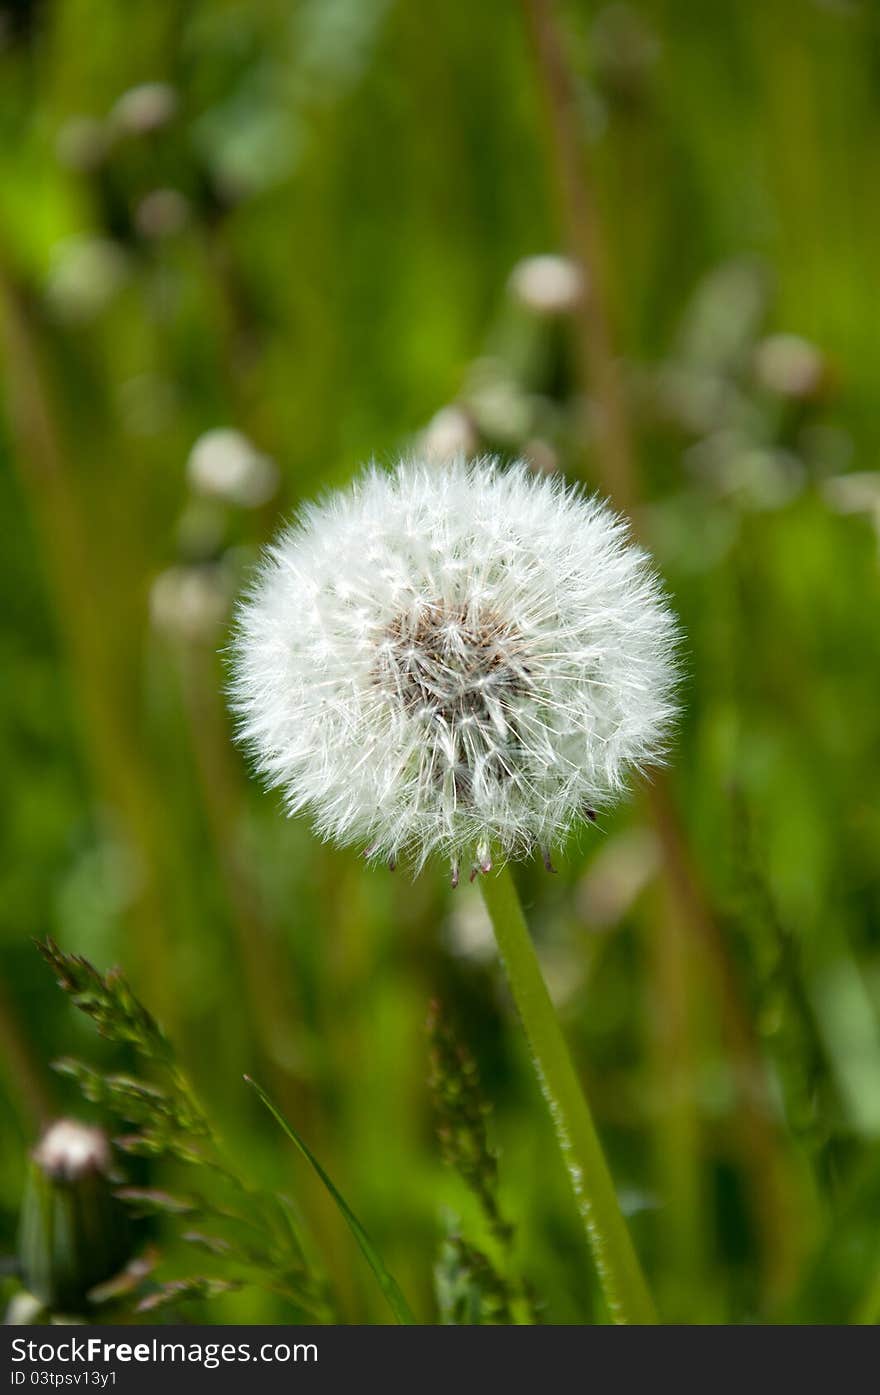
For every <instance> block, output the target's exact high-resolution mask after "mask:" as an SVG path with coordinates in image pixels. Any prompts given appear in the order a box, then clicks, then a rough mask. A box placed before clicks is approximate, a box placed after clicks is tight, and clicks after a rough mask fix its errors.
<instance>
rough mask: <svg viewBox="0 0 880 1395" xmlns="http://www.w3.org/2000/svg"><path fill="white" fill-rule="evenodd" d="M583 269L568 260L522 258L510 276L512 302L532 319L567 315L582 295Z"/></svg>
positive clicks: (551, 257) (578, 302)
mask: <svg viewBox="0 0 880 1395" xmlns="http://www.w3.org/2000/svg"><path fill="white" fill-rule="evenodd" d="M586 284H587V283H586V277H585V276H584V272H583V269H582V268H581V267H580V266H579V265H578V264H577V262H575V261H572V260H571V258H570V257H560V256H557V255H555V254H552V253H547V254H545V255H543V256H540V257H526V258H525V260H524V261H521V262H518V263H517V265H516V266H515V267H514V268H513V271H512V273H511V276H510V290H511V293H512V295H513V296H514V299H515V300H518V301H519V303H520V305H523V306H524V307H525V308H526V310H530V311H531V312H532V314H534V315H568V314H571V312H572V310H575V309H576V308H577V306H578V305H579V304H580V302H581V300H582V299H583V296H584V294H585V292H586Z"/></svg>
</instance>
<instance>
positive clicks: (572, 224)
mask: <svg viewBox="0 0 880 1395" xmlns="http://www.w3.org/2000/svg"><path fill="white" fill-rule="evenodd" d="M522 3H523V8H524V11H525V16H526V21H527V25H528V29H529V33H530V36H531V41H532V45H533V49H534V56H535V67H536V73H537V77H538V81H539V84H540V87H541V91H542V95H543V99H544V103H545V106H546V111H547V132H548V145H549V154H550V157H551V160H552V165H553V168H554V169H555V171H556V177H557V183H558V197H559V205H560V214H561V218H562V222H563V227H564V233H565V237H566V239H567V242H568V245H569V251H570V253H571V255H572V256H573V257H574V258H575V259H576V260H577V261H578V262H579V263H580V264H581V265H582V266H583V268H584V270H585V274H586V278H587V291H586V294H585V295H584V296H582V297H581V300H580V302H579V304H578V306H577V307H576V308H575V310H574V311H573V313H574V317H575V329H576V334H577V340H578V347H579V354H578V359H579V369H580V372H581V374H582V379H583V381H582V387H583V391H584V394H585V396H588V397H589V398H590V399H592V401H593V402H594V404H595V407H596V409H597V423H596V429H595V438H594V441H595V456H596V472H597V475H598V482H599V484H600V485H601V487H602V489H603V490H604V491H605V492H606V493H607V494H608V496H609V498H610V499H611V500H612V502H613V503H614V504H615V505H616V506H617V507H618V508H619V509H621V510H622V511H623V512H626V513H628V514H630V516H631V517H632V518H633V520H634V528H635V531H636V532H637V533H638V531H639V527H638V524H639V520H638V514H639V506H640V490H639V482H638V473H637V470H636V462H635V450H634V446H633V440H632V433H631V429H630V423H629V414H628V410H627V404H626V399H625V393H624V386H623V381H622V376H621V371H620V361H619V358H618V355H617V352H616V348H615V344H614V340H613V334H612V328H611V321H610V316H609V313H608V301H607V290H606V286H607V282H606V252H605V247H606V243H605V238H604V235H603V229H602V225H601V219H600V217H599V214H598V211H597V207H596V201H595V197H594V191H593V188H592V185H591V181H590V171H589V163H588V157H587V152H586V150H585V148H584V141H583V138H582V131H581V122H580V118H579V116H578V105H577V91H576V86H575V81H574V77H573V74H572V71H571V67H570V64H569V60H568V56H567V54H566V50H565V45H564V42H563V39H562V35H561V33H560V28H559V22H558V14H557V6H556V4H555V3H554V0H522ZM647 803H648V808H649V811H650V814H651V819H652V822H653V824H654V826H655V828H656V830H657V834H658V836H659V838H660V842H661V847H662V849H663V867H664V873H665V877H666V880H667V883H668V887H669V891H670V897H671V902H670V904H671V906H672V907H673V908H674V913H675V914H676V915H678V916H679V917H680V918H681V921H682V923H683V924H686V925H687V926H688V927H689V930H690V932H691V933H692V934H694V935H696V936H697V937H698V938H699V939H700V940H701V942H702V943H703V944H704V945H705V947H706V950H707V957H708V961H709V963H710V965H711V976H712V980H713V984H714V988H715V992H716V994H717V996H718V1000H719V1002H720V1005H721V1011H722V1015H723V1022H724V1026H725V1032H726V1037H727V1043H728V1048H729V1050H730V1053H731V1057H732V1059H733V1067H734V1074H735V1078H736V1083H737V1087H738V1097H739V1104H740V1108H739V1110H738V1116H737V1127H738V1131H739V1136H740V1143H741V1149H742V1156H743V1161H744V1163H745V1165H746V1167H747V1168H748V1169H749V1172H750V1177H751V1186H752V1192H753V1195H754V1198H755V1209H756V1212H757V1215H758V1219H759V1223H760V1226H761V1233H762V1237H763V1244H764V1268H765V1277H766V1283H767V1288H768V1291H769V1292H770V1293H771V1294H772V1295H774V1296H778V1295H780V1294H782V1293H784V1292H785V1290H786V1289H787V1288H788V1287H789V1286H790V1284H791V1282H792V1281H793V1279H794V1277H795V1273H796V1270H797V1264H798V1259H799V1256H800V1253H801V1249H802V1242H801V1240H800V1239H799V1236H798V1233H797V1232H798V1223H797V1215H796V1208H795V1205H794V1202H793V1199H792V1195H793V1190H794V1189H793V1187H792V1160H791V1158H790V1156H789V1155H788V1153H787V1151H786V1149H785V1147H784V1142H783V1138H782V1135H781V1131H780V1128H779V1125H778V1121H777V1117H776V1110H775V1109H774V1107H773V1103H772V1100H771V1097H770V1090H769V1085H768V1082H767V1076H766V1068H765V1065H764V1061H763V1058H762V1056H761V1052H760V1049H759V1047H758V1043H757V1037H756V1034H755V1031H754V1027H753V1025H752V1022H751V1020H750V1015H749V1012H748V1008H747V1006H746V1004H745V1002H744V1000H743V995H742V990H741V988H740V984H739V980H738V975H737V973H736V970H735V968H734V966H733V964H732V962H731V958H730V954H729V950H728V946H727V944H726V942H725V939H724V936H723V933H722V932H721V930H720V928H719V926H718V924H717V922H716V919H715V917H714V914H713V911H712V908H711V905H710V903H709V900H708V897H707V895H706V893H705V890H704V888H703V885H702V882H701V879H700V875H699V872H698V870H697V868H696V866H695V865H694V863H693V861H692V859H691V856H690V851H689V848H688V841H687V836H686V833H685V830H684V827H683V824H682V821H681V818H680V815H679V812H678V809H677V807H676V805H675V802H674V798H673V795H672V790H671V788H670V784H669V781H668V778H667V776H666V774H665V772H664V771H662V770H661V771H656V772H654V773H653V775H652V779H651V783H650V784H649V786H648V790H647Z"/></svg>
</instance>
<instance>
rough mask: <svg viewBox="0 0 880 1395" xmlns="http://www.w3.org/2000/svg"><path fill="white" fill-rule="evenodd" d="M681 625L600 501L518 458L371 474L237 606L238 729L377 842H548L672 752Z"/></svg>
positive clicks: (357, 833)
mask: <svg viewBox="0 0 880 1395" xmlns="http://www.w3.org/2000/svg"><path fill="white" fill-rule="evenodd" d="M675 633H676V629H675V622H674V620H673V618H672V615H671V613H670V611H669V608H668V606H667V604H666V602H665V600H664V598H663V595H662V592H661V590H660V587H659V585H658V583H657V581H656V579H655V577H654V574H653V571H652V569H651V567H650V565H649V563H648V560H647V558H646V557H645V554H644V553H643V552H642V551H641V550H640V549H639V548H638V547H636V546H635V545H634V544H632V543H631V542H630V541H629V539H628V536H627V530H626V526H625V524H624V523H623V522H622V521H621V520H620V519H619V518H617V517H615V515H614V514H613V513H612V512H611V511H610V510H609V509H608V508H607V507H606V506H605V505H604V504H602V503H600V502H598V501H597V500H595V499H590V498H588V497H586V496H585V495H583V494H582V493H581V492H580V491H578V490H575V489H569V488H566V487H565V486H564V484H563V483H562V481H561V480H560V479H559V477H558V476H548V475H538V474H535V473H534V472H532V471H531V470H529V468H528V466H526V465H525V464H523V463H522V462H520V463H519V464H517V465H516V466H514V467H513V468H511V469H509V470H506V471H505V470H502V469H501V468H500V467H499V466H498V464H497V462H495V461H493V460H487V459H483V460H479V461H476V462H473V463H471V464H468V463H467V462H465V461H464V460H462V459H459V460H456V461H452V462H449V463H447V464H446V465H444V466H442V467H438V466H437V465H436V464H432V463H425V462H419V461H409V462H405V463H403V464H401V465H399V466H398V467H397V468H396V469H395V470H394V471H393V472H392V473H390V474H384V473H382V472H380V471H379V470H377V469H371V470H368V471H367V472H366V473H365V474H364V475H362V476H361V478H360V479H359V480H358V481H357V482H356V483H355V485H354V487H353V488H351V489H350V490H348V491H345V492H342V493H338V494H336V495H334V496H333V497H331V498H330V499H329V500H328V501H327V502H326V503H324V504H322V505H320V506H313V507H311V508H309V509H308V510H306V512H305V513H304V515H303V516H302V518H301V520H300V521H299V522H298V523H297V524H296V525H295V526H294V527H293V528H291V529H290V530H289V531H288V532H286V533H285V534H283V535H282V537H281V538H280V539H279V540H278V542H277V543H276V544H275V546H274V547H273V548H272V549H271V550H270V552H269V554H268V556H267V558H266V560H265V562H264V565H263V568H262V571H261V573H260V575H259V576H258V578H257V580H256V582H255V584H254V587H253V589H252V591H251V594H250V596H249V597H248V599H247V600H246V601H245V603H244V604H243V606H242V607H241V609H240V612H239V616H238V628H237V635H236V638H235V642H234V666H235V678H234V688H233V702H234V706H235V709H236V711H237V714H238V718H239V727H240V735H241V737H242V739H243V740H244V741H245V742H246V743H247V744H248V746H249V747H250V748H251V750H252V751H253V752H254V754H255V756H256V759H257V762H258V765H259V769H260V770H261V772H262V773H263V775H264V776H265V778H266V780H267V782H268V783H269V784H270V785H274V786H277V787H279V788H280V789H281V790H282V791H283V793H284V797H285V800H286V803H287V807H288V809H289V811H290V812H291V813H295V812H297V811H299V810H303V809H308V810H310V811H311V813H312V814H313V816H314V818H315V821H316V823H317V827H318V829H319V831H320V832H321V833H322V834H323V835H324V836H325V837H328V838H333V839H335V840H336V841H338V842H340V843H351V842H357V841H359V840H363V846H364V848H365V850H366V852H367V853H368V855H369V856H370V857H376V858H379V857H380V856H381V857H382V858H386V859H390V860H392V861H393V860H395V859H396V858H397V857H398V855H399V854H402V853H405V852H406V853H409V854H411V855H412V857H413V858H414V860H415V862H416V864H417V865H419V866H420V865H421V864H422V863H423V862H424V861H425V859H426V858H427V857H428V856H429V855H430V854H432V853H434V852H440V853H442V854H444V855H445V856H447V857H448V858H450V860H451V862H452V864H453V880H454V881H456V880H457V878H458V869H459V864H460V863H463V864H464V865H465V867H471V868H474V869H476V870H478V871H481V872H485V871H488V870H489V869H490V868H491V866H492V857H493V855H494V854H493V850H495V851H497V852H500V853H502V854H504V855H511V854H523V853H526V852H530V851H531V850H532V849H533V848H535V847H539V848H545V849H546V848H549V846H550V845H551V844H552V843H554V842H556V841H558V840H559V839H561V838H564V837H565V835H566V833H567V832H568V830H569V829H570V827H571V826H572V825H573V824H574V823H576V822H578V821H579V820H580V819H581V816H582V812H583V810H584V809H590V810H594V809H596V808H598V807H601V806H602V805H603V804H607V803H608V801H609V800H610V799H612V798H613V797H614V796H616V795H618V794H619V793H620V792H621V791H622V789H623V788H624V786H625V783H626V780H627V776H628V774H629V773H630V772H631V771H632V770H634V769H636V768H638V767H640V766H642V765H644V764H647V763H649V762H651V761H653V760H656V759H657V758H658V757H659V756H660V755H661V753H662V750H663V747H664V742H665V736H666V731H667V728H668V724H669V720H670V718H671V716H672V713H673V700H672V690H673V686H674V678H675V662H674V653H673V651H674V647H675Z"/></svg>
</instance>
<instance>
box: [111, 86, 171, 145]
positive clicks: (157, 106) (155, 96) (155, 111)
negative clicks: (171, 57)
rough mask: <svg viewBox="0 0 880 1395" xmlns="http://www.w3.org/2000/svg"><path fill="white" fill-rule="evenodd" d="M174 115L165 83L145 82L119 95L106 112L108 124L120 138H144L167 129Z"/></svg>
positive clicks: (169, 87) (168, 89)
mask: <svg viewBox="0 0 880 1395" xmlns="http://www.w3.org/2000/svg"><path fill="white" fill-rule="evenodd" d="M176 114H177V93H176V92H175V90H174V88H173V87H172V86H171V85H170V84H169V83H167V82H145V83H142V84H141V85H140V86H139V87H131V88H129V90H128V91H127V92H123V94H122V96H121V97H120V98H119V100H118V101H117V102H116V105H115V106H114V107H113V110H112V111H111V113H110V122H111V125H112V126H114V127H115V129H116V130H118V131H120V132H122V133H123V134H124V135H128V136H145V135H150V134H151V133H152V132H153V131H159V130H161V129H162V127H163V126H167V125H168V123H169V121H171V120H173V118H174V116H175V115H176Z"/></svg>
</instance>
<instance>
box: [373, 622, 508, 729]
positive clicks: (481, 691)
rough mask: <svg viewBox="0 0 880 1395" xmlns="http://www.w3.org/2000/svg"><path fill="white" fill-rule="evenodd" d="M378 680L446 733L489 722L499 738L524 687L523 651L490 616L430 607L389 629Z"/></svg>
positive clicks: (504, 625)
mask: <svg viewBox="0 0 880 1395" xmlns="http://www.w3.org/2000/svg"><path fill="white" fill-rule="evenodd" d="M376 680H377V682H379V683H380V684H381V685H382V687H383V688H385V689H386V691H390V692H391V693H393V694H394V696H395V697H396V698H397V699H398V701H399V702H400V703H401V705H402V706H403V708H404V709H405V711H407V712H412V713H421V714H423V715H424V716H425V717H427V718H431V719H435V718H439V719H441V720H442V721H443V722H445V723H446V724H447V725H448V726H450V727H454V726H456V725H458V724H461V723H469V722H474V723H476V724H477V725H479V724H480V723H491V724H492V726H493V728H494V729H495V731H496V733H497V735H501V731H502V730H503V727H504V725H506V723H505V716H508V717H509V707H510V702H511V699H513V698H517V697H521V696H523V695H524V694H525V693H526V692H527V691H528V688H529V669H528V666H527V662H526V646H525V642H524V641H523V639H522V636H521V635H520V634H519V633H518V632H517V631H516V630H515V629H514V628H513V627H512V626H511V625H509V624H508V623H507V622H506V621H504V620H502V619H501V618H500V617H499V616H497V615H495V614H493V613H492V612H491V611H476V610H474V609H472V608H471V607H469V606H466V605H460V606H456V607H450V606H445V605H441V604H436V603H434V604H428V605H424V606H422V607H421V608H420V609H419V611H418V612H417V613H416V614H413V615H401V616H398V617H397V618H396V619H394V620H393V621H392V622H391V624H390V625H389V626H388V628H387V630H386V631H385V639H384V644H383V645H382V648H381V652H380V657H379V661H378V664H377V668H376ZM499 724H500V727H499Z"/></svg>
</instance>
